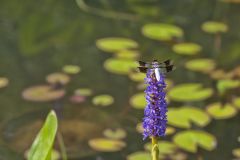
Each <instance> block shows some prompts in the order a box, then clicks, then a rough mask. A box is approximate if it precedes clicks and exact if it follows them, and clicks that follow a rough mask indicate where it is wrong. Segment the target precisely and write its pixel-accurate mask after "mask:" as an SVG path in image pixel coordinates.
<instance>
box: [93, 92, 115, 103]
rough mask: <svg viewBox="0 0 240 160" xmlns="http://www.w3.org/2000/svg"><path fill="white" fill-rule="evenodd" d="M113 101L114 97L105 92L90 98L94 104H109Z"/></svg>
mask: <svg viewBox="0 0 240 160" xmlns="http://www.w3.org/2000/svg"><path fill="white" fill-rule="evenodd" d="M113 102H114V99H113V97H112V96H110V95H107V94H102V95H98V96H95V97H94V98H93V100H92V103H93V104H95V105H96V106H109V105H111V104H112V103H113Z"/></svg>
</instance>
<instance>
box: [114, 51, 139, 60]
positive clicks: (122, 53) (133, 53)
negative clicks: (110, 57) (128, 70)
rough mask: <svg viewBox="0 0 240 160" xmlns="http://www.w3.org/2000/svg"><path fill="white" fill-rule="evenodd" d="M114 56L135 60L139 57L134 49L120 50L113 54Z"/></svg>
mask: <svg viewBox="0 0 240 160" xmlns="http://www.w3.org/2000/svg"><path fill="white" fill-rule="evenodd" d="M115 56H116V58H121V59H132V60H135V59H136V58H138V57H139V52H138V51H136V50H121V51H119V52H117V53H116V54H115Z"/></svg>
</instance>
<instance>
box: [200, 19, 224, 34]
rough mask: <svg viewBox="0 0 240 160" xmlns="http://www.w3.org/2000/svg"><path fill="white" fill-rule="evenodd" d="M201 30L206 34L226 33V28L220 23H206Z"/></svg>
mask: <svg viewBox="0 0 240 160" xmlns="http://www.w3.org/2000/svg"><path fill="white" fill-rule="evenodd" d="M202 30H203V31H205V32H207V33H211V34H216V33H220V32H227V31H228V26H227V25H226V24H224V23H222V22H215V21H208V22H204V23H203V24H202Z"/></svg>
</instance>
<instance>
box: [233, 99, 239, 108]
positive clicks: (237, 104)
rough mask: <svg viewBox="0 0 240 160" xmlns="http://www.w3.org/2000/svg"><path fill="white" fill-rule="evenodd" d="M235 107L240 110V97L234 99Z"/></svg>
mask: <svg viewBox="0 0 240 160" xmlns="http://www.w3.org/2000/svg"><path fill="white" fill-rule="evenodd" d="M233 105H234V107H237V108H238V109H240V97H236V98H234V99H233Z"/></svg>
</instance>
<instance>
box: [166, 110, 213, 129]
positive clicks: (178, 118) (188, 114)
mask: <svg viewBox="0 0 240 160" xmlns="http://www.w3.org/2000/svg"><path fill="white" fill-rule="evenodd" d="M167 115H168V124H170V125H173V126H176V127H180V128H190V127H191V123H194V124H196V125H198V126H200V127H204V126H206V125H207V124H208V123H209V122H210V117H209V116H208V114H206V113H205V112H204V111H202V110H201V109H198V108H196V107H190V106H183V107H181V108H169V111H168V114H167Z"/></svg>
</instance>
